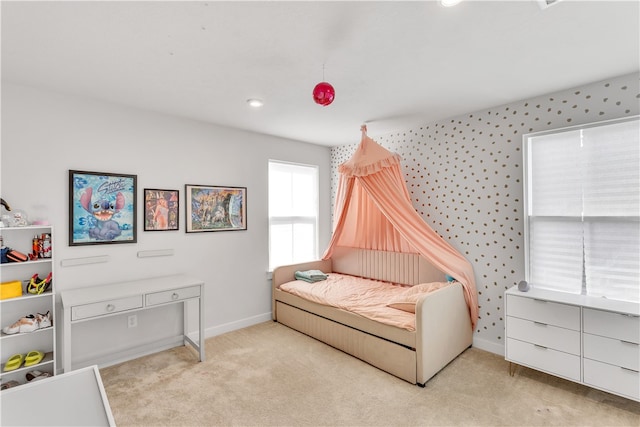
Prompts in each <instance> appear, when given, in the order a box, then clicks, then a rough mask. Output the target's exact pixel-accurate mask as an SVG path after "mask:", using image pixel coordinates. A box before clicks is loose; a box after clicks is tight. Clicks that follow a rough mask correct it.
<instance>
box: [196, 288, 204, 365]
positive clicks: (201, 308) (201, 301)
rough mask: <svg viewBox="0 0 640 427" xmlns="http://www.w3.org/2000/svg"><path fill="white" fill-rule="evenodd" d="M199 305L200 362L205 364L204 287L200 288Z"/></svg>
mask: <svg viewBox="0 0 640 427" xmlns="http://www.w3.org/2000/svg"><path fill="white" fill-rule="evenodd" d="M198 304H199V311H200V312H199V313H198V316H199V322H198V323H199V328H200V331H199V334H198V343H199V344H200V345H199V347H200V361H201V362H204V358H205V356H204V346H205V343H204V285H201V286H200V298H198Z"/></svg>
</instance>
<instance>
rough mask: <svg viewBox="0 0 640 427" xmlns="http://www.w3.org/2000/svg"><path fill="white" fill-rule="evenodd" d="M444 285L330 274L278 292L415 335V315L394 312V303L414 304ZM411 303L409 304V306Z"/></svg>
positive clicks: (409, 310)
mask: <svg viewBox="0 0 640 427" xmlns="http://www.w3.org/2000/svg"><path fill="white" fill-rule="evenodd" d="M446 284H447V283H446V282H444V283H434V284H425V285H428V286H422V285H416V286H414V287H411V286H405V285H398V284H393V283H388V282H382V281H379V280H373V279H366V278H361V277H355V276H350V275H346V274H339V273H330V274H329V276H328V278H327V280H322V281H319V282H315V283H308V282H305V281H302V280H295V281H291V282H288V283H283V284H282V285H280V290H281V291H284V292H287V293H290V294H292V295H296V296H298V297H300V298H304V299H306V300H308V301H313V302H315V303H317V304H322V305H326V306H330V307H336V308H339V309H342V310H345V311H349V312H351V313H355V314H358V315H360V316H363V317H366V318H368V319H371V320H374V321H376V322H379V323H383V324H386V325H391V326H395V327H398V328H402V329H406V330H408V331H415V329H416V328H415V314H414V313H413V312H412V310H411V309H406V308H405V309H398V308H394V307H397V306H402V305H398V303H402V302H407V301H410V303H409V305H411V304H413V307H414V310H415V302H416V301H417V298H419V297H420V296H421V295H422V294H426V293H428V292H430V291H432V290H435V289H438V288H439V287H441V286H445V285H446ZM411 301H412V302H411Z"/></svg>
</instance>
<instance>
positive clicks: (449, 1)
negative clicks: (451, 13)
mask: <svg viewBox="0 0 640 427" xmlns="http://www.w3.org/2000/svg"><path fill="white" fill-rule="evenodd" d="M461 1H462V0H440V4H441V5H443V6H444V7H451V6H455V5H457V4H458V3H460V2H461Z"/></svg>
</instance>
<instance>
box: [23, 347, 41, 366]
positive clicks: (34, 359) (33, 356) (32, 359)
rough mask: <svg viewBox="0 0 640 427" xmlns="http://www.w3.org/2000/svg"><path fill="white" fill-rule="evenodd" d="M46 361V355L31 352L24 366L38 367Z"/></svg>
mask: <svg viewBox="0 0 640 427" xmlns="http://www.w3.org/2000/svg"><path fill="white" fill-rule="evenodd" d="M42 359H44V353H43V352H41V351H38V350H34V351H30V352H29V353H27V357H25V359H24V366H33V365H37V364H38V363H40V362H41V361H42Z"/></svg>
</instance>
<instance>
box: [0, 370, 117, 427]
mask: <svg viewBox="0 0 640 427" xmlns="http://www.w3.org/2000/svg"><path fill="white" fill-rule="evenodd" d="M0 401H1V402H2V411H1V412H2V417H1V418H0V421H1V422H0V424H2V425H3V426H31V427H33V426H115V425H116V423H115V421H114V419H113V414H112V413H111V407H110V406H109V400H108V399H107V395H106V393H105V391H104V386H103V385H102V379H101V378H100V372H99V371H98V367H97V366H89V367H87V368H83V369H78V370H77V371H73V372H67V373H64V374H62V375H56V376H53V377H50V378H46V379H44V380H40V381H33V382H30V383H28V384H25V385H22V386H20V387H15V388H10V389H7V390H4V391H3V392H2V398H1V399H0Z"/></svg>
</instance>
